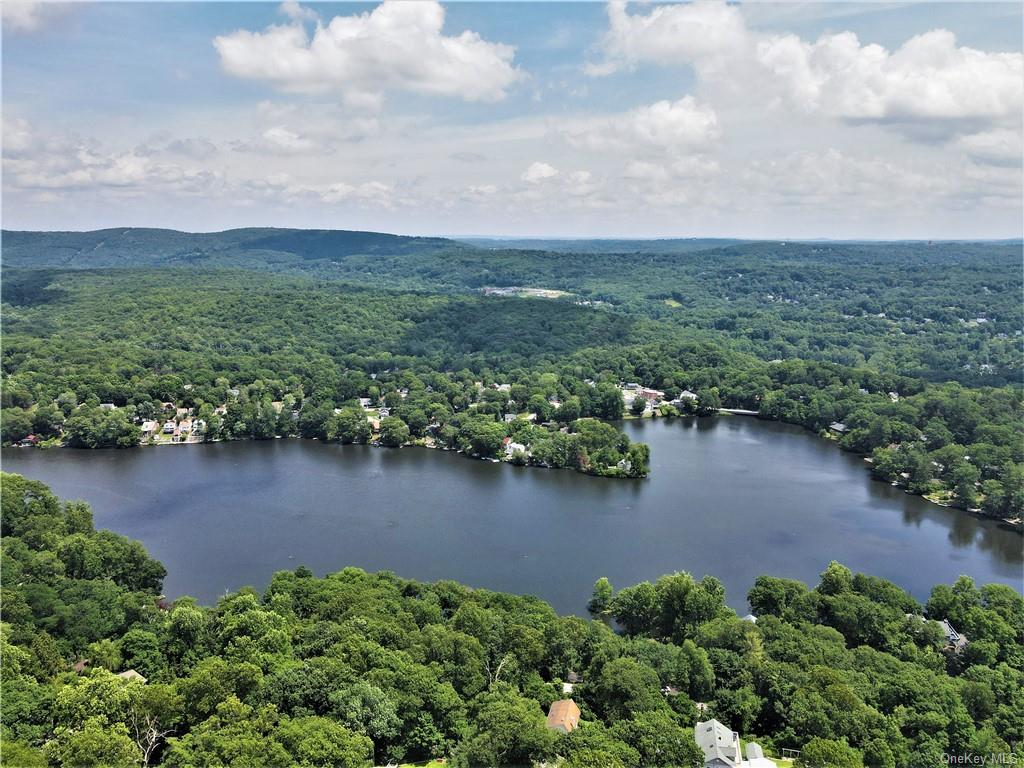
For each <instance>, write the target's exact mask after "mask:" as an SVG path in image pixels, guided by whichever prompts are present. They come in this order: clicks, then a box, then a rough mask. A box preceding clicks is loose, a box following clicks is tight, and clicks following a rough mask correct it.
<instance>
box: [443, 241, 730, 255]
mask: <svg viewBox="0 0 1024 768" xmlns="http://www.w3.org/2000/svg"><path fill="white" fill-rule="evenodd" d="M457 239H458V241H459V242H462V243H467V244H469V245H473V246H476V247H477V248H487V249H497V250H504V249H516V250H528V251H551V252H557V253H658V254H663V255H667V254H680V253H693V252H695V251H706V250H708V249H709V248H724V247H726V246H730V245H738V244H740V243H744V242H749V241H746V240H737V239H734V238H726V237H721V238H719V237H714V238H707V237H705V238H701V237H686V238H666V239H663V240H602V239H598V240H586V239H568V240H561V239H557V238H550V239H548V238H530V237H526V238H490V237H460V238H457Z"/></svg>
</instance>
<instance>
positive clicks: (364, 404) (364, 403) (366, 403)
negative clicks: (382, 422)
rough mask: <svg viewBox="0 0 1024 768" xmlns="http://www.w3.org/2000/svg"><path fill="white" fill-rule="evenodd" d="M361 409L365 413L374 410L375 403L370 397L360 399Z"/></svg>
mask: <svg viewBox="0 0 1024 768" xmlns="http://www.w3.org/2000/svg"><path fill="white" fill-rule="evenodd" d="M359 407H360V408H362V409H363V410H364V411H366V410H370V409H371V408H373V401H372V400H371V399H370V398H368V397H360V398H359Z"/></svg>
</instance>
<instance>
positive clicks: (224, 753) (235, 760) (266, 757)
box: [163, 696, 294, 768]
mask: <svg viewBox="0 0 1024 768" xmlns="http://www.w3.org/2000/svg"><path fill="white" fill-rule="evenodd" d="M276 724H277V713H276V711H275V710H274V708H273V707H263V708H261V709H254V708H253V707H250V706H249V705H247V704H243V703H242V702H240V701H239V700H238V699H237V698H236V697H234V696H230V697H228V699H227V700H225V701H224V702H222V703H221V704H220V705H218V707H217V713H216V714H215V715H214V716H213V717H210V718H209V719H207V720H204V721H203V722H202V723H200V724H199V725H197V726H196V727H195V728H193V729H192V730H191V731H190V732H189V733H188V734H186V735H185V736H180V737H172V738H170V739H169V740H168V741H169V742H170V748H169V749H168V750H167V756H166V757H165V758H164V761H163V765H166V766H167V767H168V768H206V766H211V765H225V766H228V765H230V766H234V765H237V766H242V765H258V766H261V768H290V766H292V765H293V764H294V762H293V760H292V757H291V756H290V755H289V754H288V751H287V750H286V749H285V748H284V746H283V745H282V744H281V742H280V741H278V740H277V739H276V738H274V730H275V727H276Z"/></svg>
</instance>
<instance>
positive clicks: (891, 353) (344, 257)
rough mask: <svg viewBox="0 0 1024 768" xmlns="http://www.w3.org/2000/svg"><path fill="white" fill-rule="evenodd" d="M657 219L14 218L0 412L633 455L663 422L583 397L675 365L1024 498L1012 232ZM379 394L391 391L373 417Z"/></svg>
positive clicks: (132, 436) (717, 400) (1016, 253)
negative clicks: (87, 226)
mask: <svg viewBox="0 0 1024 768" xmlns="http://www.w3.org/2000/svg"><path fill="white" fill-rule="evenodd" d="M546 245H551V244H546ZM612 245H615V246H616V247H618V246H621V247H622V248H623V249H624V250H623V252H611V251H610V250H609V248H611V247H612ZM662 245H663V246H664V252H662V251H660V250H658V246H657V242H655V243H654V244H652V243H644V244H642V245H640V244H637V246H636V247H634V248H632V251H629V250H625V249H627V247H631V246H630V244H629V243H615V244H605V245H603V246H602V247H596V246H595V247H592V248H591V249H590V250H579V251H578V252H572V253H563V252H551V251H543V250H532V251H524V250H510V249H506V248H480V247H474V246H473V245H471V244H464V243H456V242H453V241H448V240H442V239H429V238H401V237H395V236H390V235H375V234H373V233H358V232H357V233H351V232H322V231H310V232H305V231H300V230H265V229H264V230H233V231H231V232H225V233H216V234H209V235H190V234H186V233H176V232H169V231H164V230H132V229H127V230H105V231H102V232H96V233H6V234H5V240H4V255H5V259H4V272H3V278H4V280H3V300H4V308H3V309H4V320H5V335H4V341H5V344H4V350H3V368H2V372H3V385H4V386H3V402H2V405H3V411H2V416H3V422H2V425H3V432H4V439H5V441H7V442H17V441H19V440H22V439H25V438H27V437H28V436H29V435H31V436H32V438H33V440H36V441H40V442H42V443H43V444H47V443H55V442H64V443H66V444H69V445H72V446H82V447H96V446H120V445H135V444H137V443H138V442H139V433H138V431H137V429H136V427H137V426H138V425H139V424H140V423H141V422H142V421H143V420H146V419H161V418H173V417H174V414H175V413H176V412H177V410H178V409H179V408H181V407H184V408H186V409H188V410H189V416H188V417H187V418H189V419H190V420H191V419H196V420H198V421H199V422H201V423H202V424H203V426H204V428H205V430H206V431H205V434H204V439H232V438H266V437H273V436H279V435H281V436H283V435H301V436H305V437H318V438H320V439H336V440H340V441H342V442H362V441H370V440H372V441H379V442H381V443H383V444H390V445H398V444H407V443H419V444H429V445H433V446H435V447H445V448H451V449H454V450H460V451H463V452H465V453H467V454H468V455H474V456H480V457H485V458H494V457H498V458H505V459H506V460H515V461H517V462H520V463H530V464H537V465H540V466H555V467H572V468H575V469H580V470H582V471H587V472H592V473H594V474H606V475H631V476H640V475H643V474H645V473H646V469H647V456H646V449H645V447H643V446H639V445H631V444H629V442H628V441H627V440H625V438H624V436H623V435H622V433H621V431H619V430H617V429H614V428H608V429H602V428H600V427H598V426H597V425H596V424H594V423H593V422H591V421H588V419H590V418H598V419H602V420H606V421H607V420H614V419H617V418H619V417H621V416H622V415H623V414H624V413H625V412H626V409H625V405H626V403H625V402H624V401H623V400H622V398H621V397H618V398H616V397H615V396H614V394H613V390H614V389H615V388H616V387H621V386H622V385H623V383H624V382H637V383H639V384H640V385H642V386H645V387H650V388H655V389H656V390H658V391H661V392H663V393H664V398H663V401H662V402H659V403H657V407H656V408H655V409H654V410H653V412H651V413H648V415H654V416H676V415H684V416H691V415H696V416H702V415H710V414H715V413H717V412H718V409H719V408H722V407H726V408H741V409H747V410H752V411H757V412H758V413H759V414H760V416H761V417H762V418H768V419H776V420H781V421H786V422H791V423H795V424H800V425H802V426H804V427H806V428H808V429H810V430H813V431H815V432H818V433H820V434H823V435H827V436H829V437H831V438H834V439H836V440H837V442H838V444H839V445H840V446H841V447H842V448H844V449H847V450H851V451H855V452H858V453H860V454H862V455H864V456H865V457H866V458H869V459H870V460H871V464H870V467H871V470H872V471H873V472H874V473H875V475H876V476H877V477H879V478H880V479H883V480H885V481H887V482H891V483H895V484H898V485H901V486H902V487H904V488H906V489H907V490H909V491H911V492H913V493H918V494H921V495H925V496H927V497H929V498H931V499H933V500H935V501H938V502H940V503H943V504H951V505H954V506H958V507H963V508H967V509H974V510H979V511H981V512H982V513H984V514H987V515H991V516H994V517H999V518H1006V519H1015V518H1020V517H1021V516H1022V515H1024V482H1022V478H1024V468H1022V462H1024V444H1022V442H1021V441H1020V439H1019V434H1020V429H1021V427H1022V426H1024V405H1022V402H1024V401H1022V390H1021V386H1020V380H1021V375H1022V371H1024V365H1022V359H1021V337H1020V333H1021V327H1022V325H1024V319H1022V308H1021V304H1020V299H1019V297H1020V294H1021V284H1022V281H1021V271H1020V263H1019V261H1020V247H1019V244H1015V243H937V244H934V245H932V244H926V243H753V242H751V243H737V242H731V241H666V242H665V243H663V244H662ZM572 246H573V247H575V248H577V249H583V248H584V244H583V243H575V244H572ZM97 267H102V268H97ZM494 287H499V288H500V287H506V288H509V287H512V288H515V287H521V288H533V289H540V288H549V289H557V290H558V291H563V292H565V293H564V294H554V295H556V296H557V297H556V298H531V297H528V296H523V295H495V294H494V291H493V290H489V291H486V292H485V291H483V290H482V289H484V288H488V289H493V288H494ZM508 292H509V291H507V290H506V291H505V292H504V293H508ZM684 392H689V393H691V394H692V395H695V397H692V398H691V399H687V400H685V401H680V400H679V399H678V398H679V396H680V395H681V394H682V393H684ZM360 398H362V399H363V401H364V403H365V401H367V400H368V401H369V403H370V405H369V407H370V408H373V409H377V408H378V407H379V408H387V415H386V417H382V419H381V420H380V423H379V424H376V425H375V426H373V427H372V428H371V429H370V431H369V432H368V428H367V426H365V425H364V424H362V423H360V419H359V410H358V409H359V402H360ZM673 400H675V404H674V405H673V404H670V403H671V402H672V401H673ZM101 404H107V405H108V406H113V407H114V410H110V409H109V407H108V409H106V410H104V409H103V408H101ZM168 404H170V406H169V405H168ZM364 410H365V408H364ZM381 413H384V411H381ZM385 418H386V421H385V420H384V419H385ZM178 419H179V421H180V419H181V417H178ZM371 420H373V417H372V415H371ZM385 427H386V429H385ZM503 446H504V447H503ZM509 446H511V448H509Z"/></svg>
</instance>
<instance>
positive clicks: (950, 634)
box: [939, 619, 967, 653]
mask: <svg viewBox="0 0 1024 768" xmlns="http://www.w3.org/2000/svg"><path fill="white" fill-rule="evenodd" d="M939 626H940V627H942V634H944V635H945V636H946V643H947V644H946V650H947V651H952V652H953V653H960V651H962V650H963V649H964V648H966V647H967V635H962V634H960V633H959V632H957V631H956V630H955V629H953V625H952V624H950V623H949V620H948V619H943V620H942V621H940V622H939Z"/></svg>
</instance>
